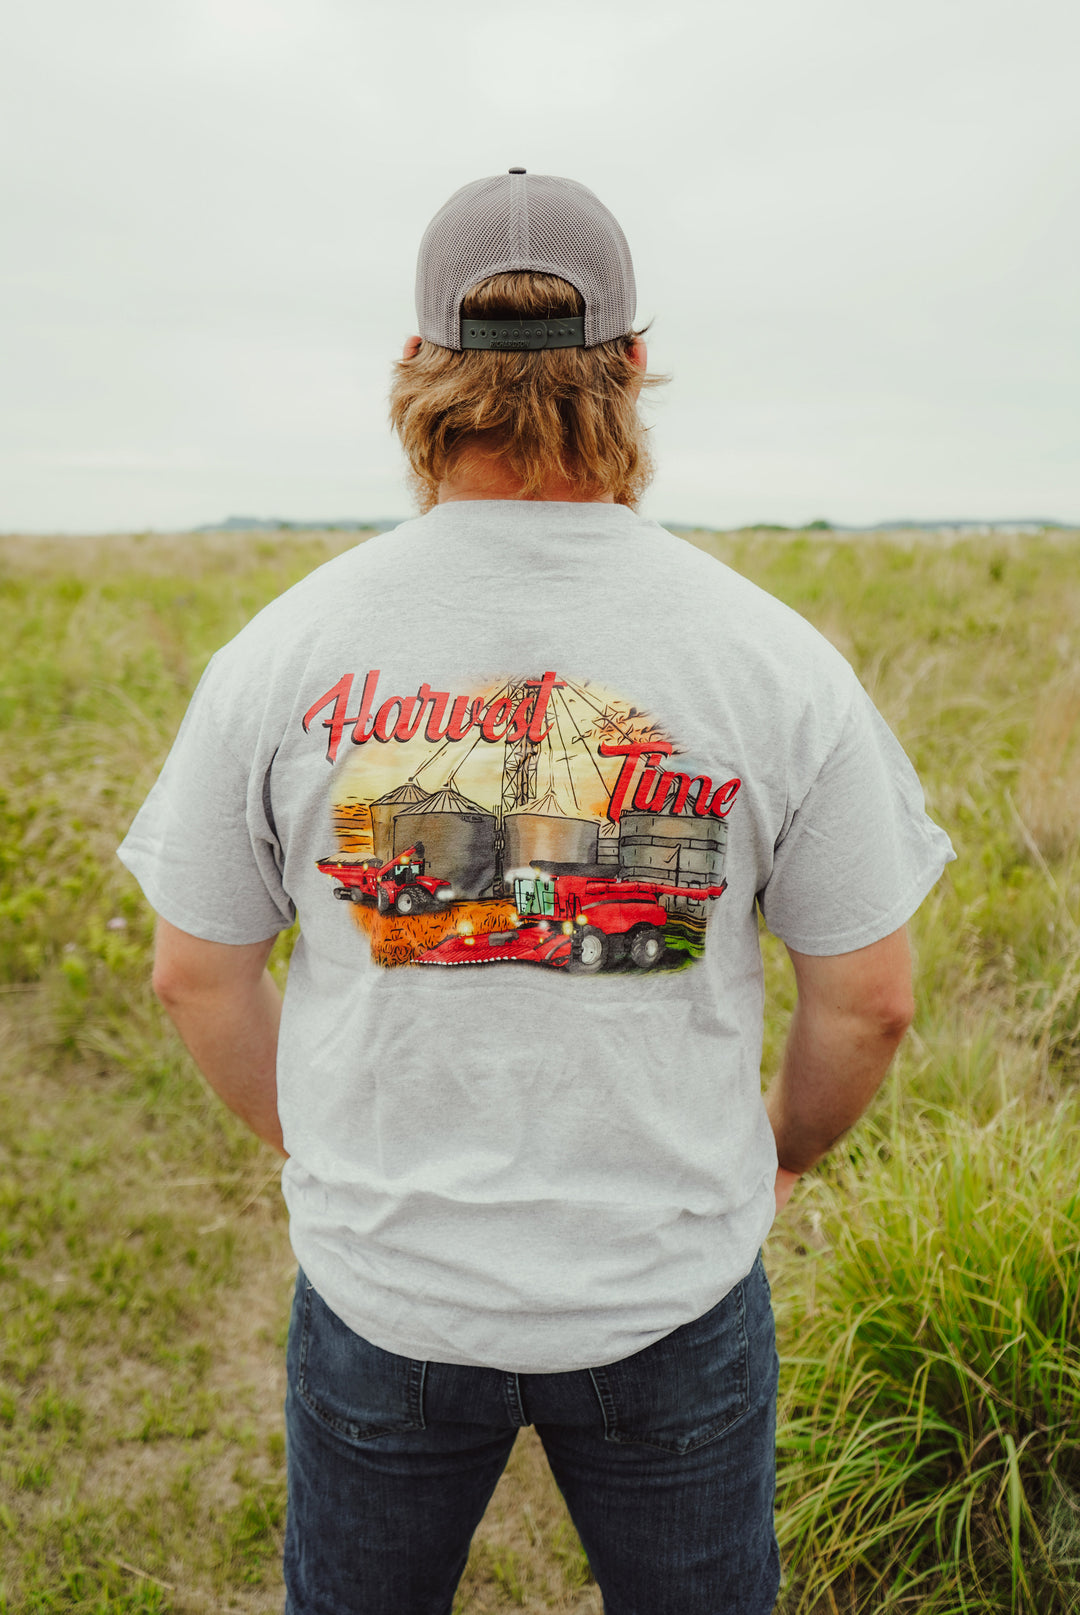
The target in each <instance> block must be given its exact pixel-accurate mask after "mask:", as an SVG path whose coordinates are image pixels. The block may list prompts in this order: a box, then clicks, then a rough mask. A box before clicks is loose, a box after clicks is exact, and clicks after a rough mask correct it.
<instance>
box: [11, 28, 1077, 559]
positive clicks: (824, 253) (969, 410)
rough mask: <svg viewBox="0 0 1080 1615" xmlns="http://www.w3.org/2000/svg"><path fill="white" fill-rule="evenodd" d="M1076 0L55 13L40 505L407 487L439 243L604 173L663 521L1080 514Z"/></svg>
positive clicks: (19, 183)
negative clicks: (512, 170)
mask: <svg viewBox="0 0 1080 1615" xmlns="http://www.w3.org/2000/svg"><path fill="white" fill-rule="evenodd" d="M1078 53H1080V6H1078V5H1077V4H1076V0H1027V3H1026V4H1022V5H1021V4H1019V3H1018V0H737V3H736V0H710V3H708V4H705V3H698V0H652V3H650V4H643V3H641V0H612V3H606V0H573V3H569V0H547V3H546V4H543V5H536V4H529V5H520V4H515V3H513V0H500V3H498V4H486V3H481V0H458V3H456V4H447V3H446V0H409V3H408V4H404V3H403V4H399V5H393V4H388V3H387V0H382V3H380V4H378V5H375V4H365V3H362V0H93V3H87V0H33V3H32V4H27V5H22V6H15V5H11V6H9V7H8V8H7V12H6V21H5V22H4V24H3V35H2V38H0V106H2V108H3V117H4V119H5V121H6V122H7V124H8V128H7V129H6V130H5V137H4V139H3V141H2V143H0V227H2V230H3V234H4V241H3V250H2V253H0V280H2V286H3V297H2V307H0V336H2V369H0V530H4V531H9V532H10V531H20V530H22V531H50V530H54V531H55V530H66V531H86V532H90V531H101V530H107V529H125V530H128V529H140V528H144V527H156V528H178V527H182V526H186V525H195V524H201V523H205V522H211V521H214V520H217V519H220V518H223V517H225V516H227V515H229V514H233V513H242V514H254V515H275V516H282V517H288V518H292V519H307V518H311V519H325V518H340V517H358V518H368V517H372V518H374V517H384V516H394V515H404V514H407V513H408V511H409V500H408V496H407V493H406V490H405V484H404V477H403V474H402V462H401V458H400V451H399V450H398V448H397V446H396V443H395V441H394V440H393V439H392V438H391V436H390V434H389V432H388V429H387V426H386V405H385V398H386V390H387V382H388V375H389V364H390V361H391V359H392V358H394V357H395V356H396V355H397V353H398V351H399V350H400V346H401V343H402V341H403V339H404V338H405V337H406V336H407V335H408V334H409V333H410V332H411V331H412V330H413V329H414V327H415V319H414V315H413V304H412V289H413V273H414V266H415V257H416V248H417V245H418V242H419V238H420V235H421V233H422V232H423V229H424V227H425V225H426V224H427V221H428V219H429V218H430V217H431V215H432V214H433V213H434V212H435V210H436V209H437V208H438V207H439V206H441V204H442V203H443V201H445V199H446V197H447V196H448V195H449V194H450V193H451V192H452V191H453V190H455V189H457V187H458V186H459V185H462V184H464V183H466V182H467V181H469V180H471V179H475V178H477V177H479V176H481V175H484V174H495V173H500V172H503V171H504V170H505V169H507V168H508V167H510V166H511V165H513V164H522V165H524V166H526V167H527V168H529V169H530V170H532V171H534V172H537V173H554V174H566V175H570V176H571V177H573V178H575V179H579V180H581V181H583V182H584V183H585V184H587V185H589V186H591V188H592V189H593V190H594V191H596V192H597V194H598V195H599V196H600V197H601V198H602V200H603V201H604V202H606V203H607V205H608V206H609V207H610V208H611V209H612V211H613V212H614V213H615V215H616V216H617V217H618V218H619V220H620V221H621V223H622V225H623V228H624V230H625V231H626V234H627V237H628V239H629V241H630V246H631V249H632V251H633V254H634V260H635V267H636V271H637V282H638V297H639V302H638V318H639V322H644V321H652V322H653V325H652V330H651V332H650V337H649V341H650V356H651V359H652V361H653V363H654V365H655V367H656V368H659V369H661V370H664V371H666V372H669V373H670V375H671V377H672V380H671V384H670V386H669V387H667V388H665V389H664V390H663V391H662V392H661V393H660V394H658V395H655V402H654V403H652V404H651V406H650V409H649V415H650V419H651V420H652V421H653V422H654V423H655V424H654V431H653V439H654V450H655V454H656V459H657V462H658V475H657V478H656V482H655V483H654V486H653V488H652V490H651V491H650V493H649V495H648V497H647V502H646V505H645V507H644V508H645V510H646V513H647V514H650V515H653V516H655V517H657V518H658V519H660V520H668V521H672V522H700V523H703V524H707V525H712V526H730V525H736V524H740V523H744V522H750V521H755V520H760V521H776V522H785V523H794V522H801V521H806V520H810V519H812V518H814V517H819V516H824V517H828V518H831V519H832V520H833V521H836V522H845V523H852V524H861V523H869V522H873V521H876V520H880V519H886V518H890V517H898V516H909V517H916V518H935V517H964V516H967V517H990V518H1009V517H1021V516H1049V517H1056V518H1058V519H1062V520H1068V521H1080V432H1078V421H1080V371H1078V364H1077V358H1078V353H1080V340H1078V338H1080V295H1078V292H1077V284H1078V278H1080V277H1078V266H1080V111H1078V108H1080V96H1078V95H1077V88H1076V83H1077V78H1076V64H1077V59H1078Z"/></svg>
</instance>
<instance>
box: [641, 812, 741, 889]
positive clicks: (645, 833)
mask: <svg viewBox="0 0 1080 1615" xmlns="http://www.w3.org/2000/svg"><path fill="white" fill-rule="evenodd" d="M727 833H728V827H727V824H726V823H725V822H724V820H723V819H714V818H711V817H709V818H704V819H699V818H697V816H696V815H695V814H692V813H690V814H682V813H635V812H630V813H624V814H623V815H622V816H621V818H620V820H619V864H620V866H621V869H622V874H623V878H624V879H625V880H659V881H663V882H664V883H665V884H666V885H669V886H719V884H720V882H721V881H722V880H723V878H724V858H725V854H726V852H727ZM664 906H665V907H672V906H673V907H675V908H682V907H685V906H687V902H686V900H685V899H679V898H672V899H665V900H664Z"/></svg>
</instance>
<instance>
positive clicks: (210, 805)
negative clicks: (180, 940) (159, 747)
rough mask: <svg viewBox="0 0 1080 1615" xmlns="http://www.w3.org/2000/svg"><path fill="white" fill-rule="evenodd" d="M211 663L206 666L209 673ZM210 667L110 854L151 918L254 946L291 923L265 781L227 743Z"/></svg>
mask: <svg viewBox="0 0 1080 1615" xmlns="http://www.w3.org/2000/svg"><path fill="white" fill-rule="evenodd" d="M212 667H213V663H211V668H212ZM211 668H208V669H207V672H206V674H204V675H203V679H202V681H201V683H200V685H199V688H198V689H197V690H196V692H195V694H194V696H193V697H192V700H191V705H190V706H189V707H188V710H187V713H186V715H185V717H184V721H183V723H182V724H181V726H180V730H179V733H178V734H177V737H176V740H175V742H174V744H173V747H172V750H171V751H170V753H169V755H168V757H167V758H166V761H165V766H164V768H163V769H162V771H161V773H160V775H159V776H158V780H157V783H156V784H155V785H154V787H153V789H152V790H151V792H150V794H149V796H148V797H147V798H146V801H145V802H144V803H143V805H142V807H141V808H140V809H139V812H138V814H137V815H136V817H135V820H134V822H133V824H132V826H131V829H130V830H129V831H128V833H127V835H126V836H125V838H124V840H123V842H122V843H121V845H120V847H119V849H118V856H119V858H120V861H121V862H122V863H123V864H124V865H125V866H126V867H127V868H128V869H129V870H130V871H131V873H132V874H133V875H134V876H135V879H136V880H137V881H138V883H139V885H140V886H141V887H142V889H143V892H144V894H145V896H146V899H147V902H148V903H149V904H150V906H151V908H153V909H154V910H155V912H156V913H158V914H160V915H161V917H162V918H163V919H166V920H168V921H169V923H170V924H172V925H175V926H177V927H178V928H179V929H180V930H181V931H187V932H189V933H190V935H192V936H197V937H201V938H203V939H204V940H205V941H207V942H229V943H236V944H241V943H247V942H262V941H265V940H266V938H268V937H271V936H273V935H275V934H276V933H277V932H278V931H282V930H284V929H285V928H286V927H287V926H289V925H291V923H292V921H293V919H294V918H295V910H294V908H293V905H292V902H291V900H290V899H289V897H288V895H287V893H286V892H285V890H284V887H283V886H282V881H281V866H282V853H281V847H280V845H279V844H278V840H277V835H276V832H275V828H274V824H273V815H272V812H271V810H270V805H269V801H268V796H267V782H266V780H265V779H264V778H262V777H260V776H259V775H258V773H257V771H256V770H254V769H253V768H252V767H251V766H250V765H245V763H244V761H243V760H242V759H241V758H240V757H238V756H237V755H236V754H235V752H234V751H233V749H232V748H231V747H230V745H229V744H228V743H227V741H226V739H225V737H224V734H223V733H222V729H221V726H220V723H219V721H218V719H217V717H216V715H215V712H214V710H213V703H212V698H211V687H212V681H211V677H210V674H211Z"/></svg>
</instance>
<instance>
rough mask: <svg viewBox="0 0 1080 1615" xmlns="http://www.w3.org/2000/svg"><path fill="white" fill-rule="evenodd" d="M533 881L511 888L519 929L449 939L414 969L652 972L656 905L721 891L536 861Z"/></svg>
mask: <svg viewBox="0 0 1080 1615" xmlns="http://www.w3.org/2000/svg"><path fill="white" fill-rule="evenodd" d="M532 868H533V869H535V870H536V871H537V873H536V875H535V876H530V877H524V878H521V879H518V880H515V882H514V905H515V908H516V910H517V915H518V924H517V925H516V927H515V928H514V930H512V931H498V932H488V933H486V934H481V935H479V936H452V937H447V938H446V939H445V941H443V942H440V943H439V944H438V946H437V947H434V948H428V949H427V951H426V952H424V953H421V954H420V955H418V957H417V961H416V962H417V963H418V964H431V965H455V964H497V963H499V962H500V961H510V960H520V961H522V962H530V963H534V964H546V965H550V966H554V967H555V968H564V969H567V970H571V971H573V972H575V973H577V974H580V975H595V974H596V972H597V971H600V970H605V969H608V968H610V967H612V966H614V965H617V964H621V963H622V962H623V961H624V960H629V961H630V963H631V964H632V965H634V966H635V967H636V968H637V969H638V970H651V969H652V968H653V967H654V966H655V965H658V964H659V963H660V961H661V959H662V958H663V956H664V950H665V946H666V942H665V935H664V927H665V925H666V923H667V914H666V913H665V911H664V909H663V907H662V905H661V903H660V901H659V899H660V898H661V897H680V898H682V899H683V900H684V901H688V902H692V903H703V902H705V901H707V900H708V899H709V898H716V897H720V896H721V895H722V893H723V892H724V890H725V887H726V885H727V882H726V881H725V882H723V884H722V885H720V886H667V885H664V884H663V883H662V882H659V881H652V880H620V879H617V878H612V875H611V873H610V866H609V865H595V864H557V863H548V862H543V861H541V860H539V859H535V860H534V861H533V864H532Z"/></svg>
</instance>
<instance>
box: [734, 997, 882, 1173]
mask: <svg viewBox="0 0 1080 1615" xmlns="http://www.w3.org/2000/svg"><path fill="white" fill-rule="evenodd" d="M907 1024H908V1020H907V1017H905V1016H903V1015H897V1016H892V1017H888V1018H885V1017H880V1016H877V1015H871V1016H865V1015H859V1014H853V1013H844V1012H842V1011H837V1010H834V1009H831V1008H829V1007H827V1006H824V1005H821V1004H813V1005H808V1004H805V1003H804V1002H803V1001H802V1000H801V999H800V1001H799V1003H798V1004H797V1005H796V1008H795V1013H794V1015H793V1016H792V1021H791V1028H790V1030H789V1033H788V1040H787V1044H786V1047H785V1049H784V1058H783V1063H782V1065H781V1068H780V1073H779V1075H778V1076H777V1078H776V1079H775V1081H774V1082H773V1083H772V1085H771V1087H770V1088H769V1091H768V1093H767V1094H766V1096H765V1106H766V1109H767V1111H768V1114H769V1120H770V1122H771V1123H772V1129H773V1133H774V1135H775V1138H776V1153H777V1157H778V1159H779V1162H780V1165H781V1167H782V1168H783V1169H785V1170H786V1171H788V1172H792V1173H796V1174H799V1173H802V1172H805V1171H807V1170H808V1169H809V1168H810V1167H811V1166H813V1165H814V1162H815V1161H818V1160H820V1158H821V1157H822V1156H823V1155H825V1154H826V1153H827V1151H828V1150H830V1149H831V1148H832V1146H833V1145H834V1144H835V1143H836V1141H837V1139H838V1138H840V1137H841V1136H842V1134H844V1133H846V1132H847V1130H848V1128H849V1127H851V1126H853V1124H854V1123H855V1122H856V1121H858V1119H859V1117H860V1116H861V1115H862V1114H863V1111H864V1110H865V1109H866V1107H867V1105H869V1103H870V1101H871V1099H872V1098H873V1097H874V1094H875V1093H876V1092H877V1090H878V1088H879V1087H880V1086H881V1083H882V1081H883V1080H884V1077H885V1073H886V1072H887V1071H888V1069H889V1065H890V1063H891V1062H892V1058H893V1055H894V1054H895V1053H896V1050H897V1048H898V1046H899V1044H900V1042H901V1040H902V1038H903V1035H904V1032H905V1031H906V1029H907Z"/></svg>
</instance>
